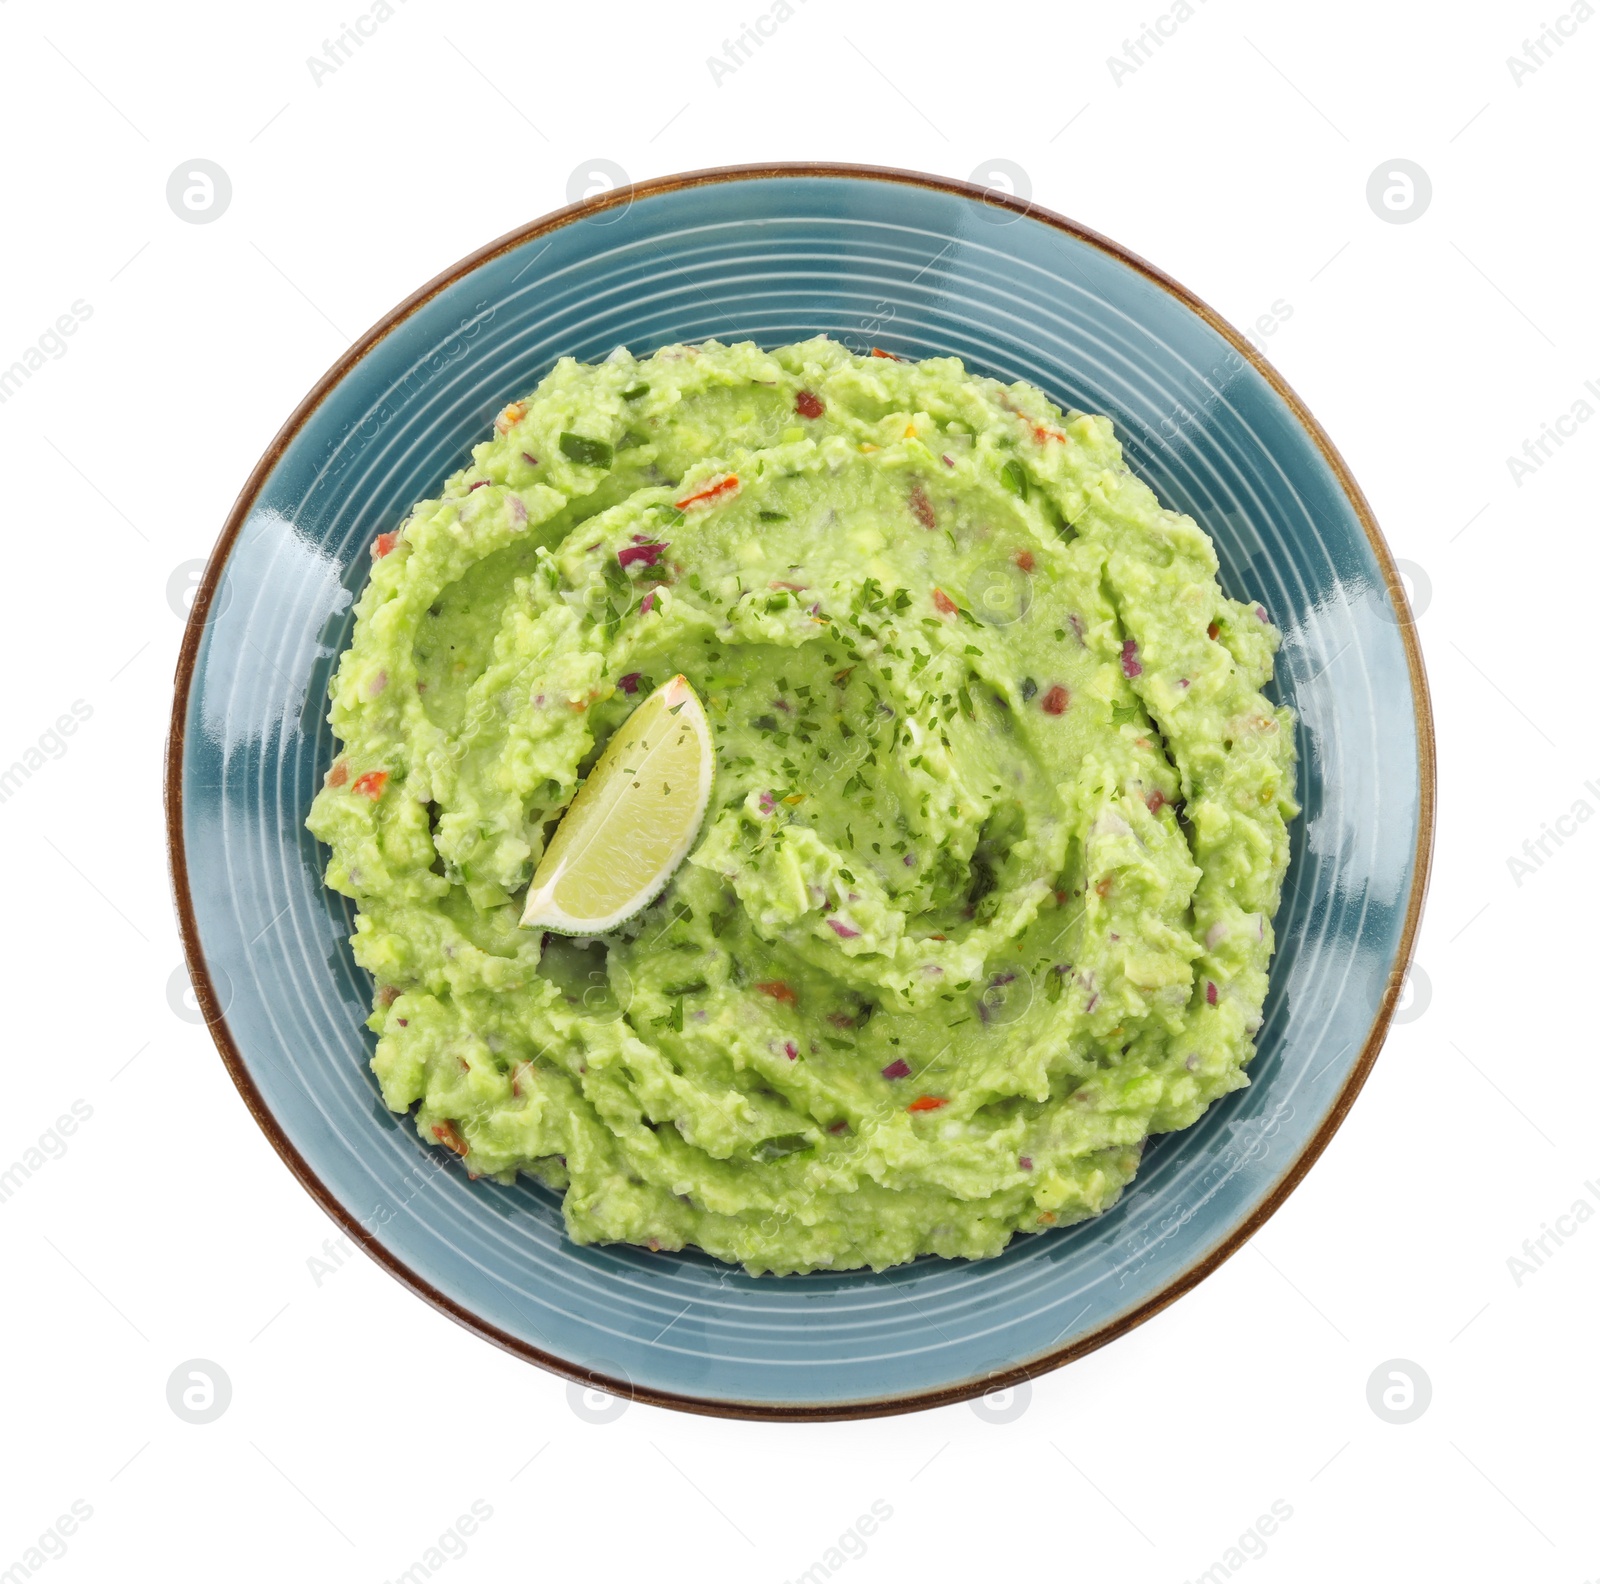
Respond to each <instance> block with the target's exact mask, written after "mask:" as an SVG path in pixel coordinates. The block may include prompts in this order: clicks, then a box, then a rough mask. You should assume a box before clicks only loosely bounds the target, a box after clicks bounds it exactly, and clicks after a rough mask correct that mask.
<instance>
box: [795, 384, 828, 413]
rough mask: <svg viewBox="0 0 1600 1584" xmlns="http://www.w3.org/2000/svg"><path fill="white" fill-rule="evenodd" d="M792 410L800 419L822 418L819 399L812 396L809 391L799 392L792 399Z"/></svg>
mask: <svg viewBox="0 0 1600 1584" xmlns="http://www.w3.org/2000/svg"><path fill="white" fill-rule="evenodd" d="M794 410H795V411H796V412H797V413H799V414H800V416H801V417H802V418H820V417H821V416H822V402H821V399H820V398H819V397H816V396H813V395H812V394H811V392H810V391H801V392H800V393H799V394H798V395H797V396H796V397H795V399H794Z"/></svg>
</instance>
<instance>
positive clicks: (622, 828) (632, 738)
mask: <svg viewBox="0 0 1600 1584" xmlns="http://www.w3.org/2000/svg"><path fill="white" fill-rule="evenodd" d="M713 764H714V757H713V753H712V747H711V728H710V726H708V725H707V724H706V712H705V709H704V707H703V706H702V705H701V703H700V699H699V697H698V695H697V694H696V693H695V690H694V689H693V688H692V687H690V686H689V683H688V680H687V679H686V678H684V677H681V676H675V677H673V678H672V680H671V681H670V682H663V683H662V684H661V686H660V687H658V688H657V689H656V690H655V692H654V693H652V694H651V695H650V697H649V698H647V699H646V700H645V701H644V703H642V704H641V705H640V706H639V707H638V709H636V710H635V711H634V712H633V714H631V715H630V716H629V717H628V718H627V720H625V721H624V722H623V723H622V725H621V726H620V727H619V728H618V729H617V733H616V735H615V736H614V737H613V738H612V739H611V741H610V742H609V743H607V744H606V749H605V752H604V753H603V754H601V755H600V758H599V761H598V762H597V763H596V765H595V767H594V769H593V770H591V771H590V772H589V775H588V779H587V780H585V781H584V783H583V785H582V786H581V787H579V788H578V795H577V796H576V797H575V798H573V800H572V802H571V803H569V804H568V805H567V812H566V813H565V814H564V815H562V817H561V823H560V824H559V825H558V826H557V827H556V833H555V835H554V836H553V837H551V839H550V845H549V847H548V848H546V850H545V854H544V857H543V858H542V859H540V861H539V868H538V871H537V872H536V873H535V875H534V877H533V884H532V885H530V886H529V887H528V901H527V906H526V907H524V909H523V911H522V923H523V926H524V928H529V929H548V930H557V931H559V932H560V933H562V934H570V935H602V934H604V933H605V932H606V931H607V930H610V929H615V928H616V927H617V926H618V925H619V924H621V923H624V922H625V921H626V920H627V919H630V918H632V916H633V915H634V914H635V913H637V912H638V911H639V910H640V909H641V908H644V907H648V906H649V904H650V903H652V902H653V901H655V899H656V897H658V896H659V895H660V894H661V888H662V887H663V886H664V885H666V883H667V881H668V880H670V879H671V878H672V875H673V871H674V870H676V869H677V867H678V865H679V864H681V863H682V862H683V860H684V858H685V857H686V856H687V854H688V852H689V849H690V847H692V846H693V845H694V839H695V837H696V835H698V834H699V831H700V822H701V820H702V819H704V818H705V812H706V804H707V802H709V801H710V798H711V776H712V768H713Z"/></svg>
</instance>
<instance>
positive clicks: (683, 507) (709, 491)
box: [672, 473, 739, 511]
mask: <svg viewBox="0 0 1600 1584" xmlns="http://www.w3.org/2000/svg"><path fill="white" fill-rule="evenodd" d="M738 491H739V475H738V474H737V473H730V474H729V475H728V476H727V477H726V478H724V479H718V480H717V482H716V483H715V484H709V485H707V486H706V488H705V489H703V490H696V491H695V493H694V494H693V495H685V496H684V497H683V499H682V500H681V501H674V502H673V503H672V504H673V505H674V506H676V507H677V508H678V510H679V511H688V509H689V508H690V507H691V506H703V505H704V504H705V503H706V502H707V501H714V500H721V499H722V497H723V496H724V495H736V494H737V493H738Z"/></svg>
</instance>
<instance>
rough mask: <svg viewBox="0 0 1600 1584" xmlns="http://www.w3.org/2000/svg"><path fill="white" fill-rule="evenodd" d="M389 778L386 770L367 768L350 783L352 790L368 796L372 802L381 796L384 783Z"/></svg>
mask: <svg viewBox="0 0 1600 1584" xmlns="http://www.w3.org/2000/svg"><path fill="white" fill-rule="evenodd" d="M388 779H389V772H388V771H387V770H369V771H367V773H366V774H365V775H360V776H357V777H356V778H355V780H354V781H352V782H351V783H350V790H351V791H352V792H359V793H360V794H361V796H362V797H369V798H371V799H372V801H373V802H374V803H376V802H377V801H378V799H379V798H381V797H382V796H383V788H384V784H385V783H386V782H387V781H388Z"/></svg>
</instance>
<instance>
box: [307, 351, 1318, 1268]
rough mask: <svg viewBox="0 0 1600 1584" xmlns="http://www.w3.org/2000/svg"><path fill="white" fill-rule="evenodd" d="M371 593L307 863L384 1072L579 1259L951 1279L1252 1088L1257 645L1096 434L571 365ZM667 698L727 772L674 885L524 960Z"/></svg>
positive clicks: (734, 372)
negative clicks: (538, 917)
mask: <svg viewBox="0 0 1600 1584" xmlns="http://www.w3.org/2000/svg"><path fill="white" fill-rule="evenodd" d="M373 555H374V560H373V566H372V577H371V581H370V583H369V584H368V585H367V587H366V589H365V591H364V593H363V594H362V596H361V599H360V602H359V604H358V607H357V614H356V622H355V630H354V636H353V638H352V641H351V644H350V647H349V649H348V650H347V651H346V653H345V654H344V656H343V659H342V661H341V663H340V665H339V667H338V671H337V674H336V676H335V679H334V683H333V687H332V714H331V717H330V719H331V721H332V724H333V728H334V731H335V733H336V735H337V736H338V737H339V739H341V742H342V750H341V752H340V755H339V757H338V759H337V760H336V762H335V763H334V765H333V767H332V769H331V770H330V771H329V773H328V777H327V784H326V786H325V787H324V788H323V789H322V791H321V792H320V793H319V794H318V796H317V798H316V801H315V805H314V807H313V809H312V813H311V818H310V822H309V823H310V827H311V829H312V830H313V831H314V832H315V833H316V835H317V836H318V837H320V838H321V839H322V840H323V841H325V842H327V843H328V844H329V846H330V847H331V849H332V855H331V858H330V861H329V863H328V868H327V881H328V884H329V885H330V886H332V887H334V888H335V889H336V890H338V891H341V892H343V893H345V894H346V895H347V896H350V897H352V898H354V899H355V902H356V905H357V908H358V916H357V931H356V934H355V937H354V950H355V954H356V958H357V960H358V961H359V962H360V963H361V964H362V965H363V966H364V967H365V968H367V969H368V970H369V971H370V972H371V974H372V975H373V978H374V980H375V982H376V991H375V1010H374V1012H373V1014H372V1018H371V1023H370V1026H371V1027H372V1028H373V1030H374V1031H375V1032H376V1033H377V1035H378V1044H377V1050H376V1054H375V1056H374V1057H373V1069H374V1071H375V1073H376V1075H377V1078H378V1081H379V1083H380V1084H381V1086H382V1091H383V1096H384V1099H385V1101H386V1102H387V1103H388V1105H389V1106H390V1107H391V1108H393V1109H394V1110H396V1111H408V1110H413V1109H414V1112H415V1121H416V1126H417V1129H418V1131H419V1133H420V1134H421V1136H422V1137H423V1138H424V1139H425V1140H427V1141H428V1142H429V1143H430V1144H436V1145H438V1146H439V1147H441V1148H447V1149H450V1150H452V1151H454V1152H455V1153H457V1154H458V1155H460V1156H462V1157H463V1160H464V1163H465V1166H466V1169H467V1170H468V1171H470V1172H472V1173H474V1174H475V1175H478V1176H489V1177H494V1178H498V1179H499V1180H501V1181H503V1182H511V1181H512V1180H514V1179H515V1177H516V1176H517V1174H518V1173H526V1174H529V1175H531V1176H532V1177H535V1178H537V1179H538V1180H539V1181H540V1182H542V1183H544V1184H546V1185H547V1186H548V1187H549V1188H551V1189H553V1190H555V1191H556V1192H557V1193H559V1194H560V1195H561V1196H562V1204H563V1207H564V1213H565V1217H566V1224H567V1227H568V1230H569V1231H570V1234H571V1235H572V1237H573V1238H575V1239H576V1240H578V1241H579V1242H583V1243H591V1242H605V1241H614V1240H620V1241H626V1242H629V1243H636V1244H643V1245H645V1246H647V1247H649V1248H652V1249H663V1250H674V1249H680V1248H683V1247H685V1246H688V1245H694V1246H697V1247H699V1248H701V1249H704V1250H706V1251H707V1252H709V1253H710V1254H712V1255H714V1256H716V1257H717V1258H719V1259H722V1260H728V1261H734V1262H738V1263H740V1264H743V1265H744V1266H745V1267H747V1268H748V1269H749V1270H751V1271H752V1272H766V1271H771V1272H794V1271H807V1270H812V1269H817V1268H832V1269H843V1268H848V1267H852V1266H872V1267H873V1268H879V1269H881V1268H883V1267H885V1266H890V1265H894V1264H897V1263H899V1262H902V1261H905V1260H910V1259H913V1258H915V1257H916V1256H918V1255H922V1254H937V1255H943V1256H949V1257H966V1258H983V1257H985V1256H989V1255H993V1254H996V1253H998V1252H999V1251H1000V1250H1001V1249H1003V1248H1004V1247H1005V1246H1006V1244H1007V1243H1008V1242H1009V1241H1010V1239H1011V1238H1012V1237H1013V1236H1014V1235H1015V1234H1017V1233H1019V1232H1038V1231H1042V1230H1043V1229H1045V1228H1048V1227H1052V1226H1061V1225H1064V1224H1066V1223H1069V1222H1073V1221H1077V1220H1080V1219H1082V1218H1084V1217H1086V1216H1092V1215H1094V1214H1096V1213H1098V1212H1100V1211H1102V1210H1105V1209H1106V1208H1107V1207H1108V1206H1109V1205H1111V1204H1113V1203H1114V1202H1115V1201H1116V1199H1117V1197H1118V1195H1119V1194H1120V1193H1121V1191H1122V1190H1123V1188H1124V1186H1125V1185H1126V1184H1127V1183H1128V1181H1129V1180H1130V1179H1131V1178H1132V1177H1133V1175H1134V1173H1135V1171H1136V1170H1137V1168H1138V1165H1139V1158H1140V1153H1141V1150H1142V1148H1143V1146H1144V1143H1145V1141H1146V1140H1147V1139H1148V1138H1149V1137H1150V1136H1151V1135H1152V1134H1155V1133H1161V1132H1166V1131H1169V1130H1171V1129H1175V1128H1182V1127H1185V1126H1187V1125H1188V1124H1190V1123H1191V1122H1193V1121H1194V1120H1195V1119H1196V1118H1197V1117H1198V1116H1200V1114H1201V1113H1202V1112H1203V1111H1204V1110H1205V1108H1206V1107H1207V1106H1208V1105H1210V1104H1211V1102H1213V1101H1214V1100H1216V1099H1217V1098H1218V1097H1219V1096H1221V1095H1225V1094H1227V1093H1228V1092H1229V1091H1230V1090H1232V1089H1235V1088H1238V1087H1239V1086H1241V1085H1242V1084H1244V1083H1245V1082H1246V1079H1245V1068H1246V1065H1247V1064H1248V1062H1249V1061H1250V1058H1251V1056H1252V1054H1253V1052H1254V1044H1253V1039H1254V1036H1255V1034H1256V1032H1257V1030H1258V1028H1259V1026H1260V1022H1261V1008H1262V1001H1263V997H1264V996H1265V994H1266V989H1267V965H1268V961H1269V958H1270V956H1271V953H1272V948H1273V930H1272V917H1273V913H1274V911H1275V909H1276V907H1277V905H1278V899H1279V889H1280V884H1281V882H1282V879H1283V874H1284V869H1285V866H1286V863H1287V859H1288V840H1287V833H1286V825H1287V822H1288V821H1289V820H1290V819H1292V818H1293V817H1294V815H1295V813H1296V812H1297V810H1296V807H1295V804H1294V801H1293V761H1294V750H1293V733H1292V720H1291V717H1290V714H1289V712H1288V711H1287V710H1286V709H1283V708H1279V707H1275V706H1274V705H1273V704H1271V703H1270V702H1268V700H1267V699H1266V698H1265V697H1264V696H1263V694H1262V691H1261V690H1262V688H1263V687H1264V686H1265V685H1267V683H1268V681H1269V679H1270V677H1271V673H1272V666H1273V655H1274V652H1275V650H1276V648H1277V644H1278V634H1277V632H1276V630H1275V629H1274V627H1273V626H1272V624H1271V622H1270V621H1269V619H1268V613H1267V612H1266V610H1264V609H1263V608H1262V607H1261V606H1259V605H1257V604H1254V603H1251V602H1249V601H1246V602H1243V603H1241V602H1239V601H1236V600H1233V599H1230V598H1228V597H1227V596H1226V595H1225V594H1224V593H1223V592H1222V590H1221V589H1220V587H1219V586H1218V583H1217V559H1216V555H1215V553H1214V551H1213V549H1212V546H1211V542H1210V540H1209V539H1208V538H1207V537H1206V535H1205V533H1204V532H1203V531H1202V530H1201V529H1200V528H1199V527H1198V526H1197V525H1196V524H1195V523H1194V522H1193V521H1192V520H1191V519H1190V518H1188V517H1185V516H1182V515H1179V514H1178V513H1176V512H1172V511H1169V510H1166V509H1165V508H1163V507H1162V506H1161V504H1160V503H1159V502H1158V500H1157V499H1156V497H1155V495H1154V494H1153V493H1152V492H1151V491H1150V489H1149V488H1148V487H1146V485H1145V484H1143V483H1142V482H1141V481H1140V480H1139V479H1138V478H1136V477H1135V476H1134V475H1133V474H1132V473H1131V472H1130V471H1129V469H1128V467H1127V465H1126V464H1125V462H1124V460H1123V457H1122V452H1121V449H1120V447H1119V445H1118V443H1117V439H1116V436H1115V435H1114V433H1113V431H1112V426H1111V424H1110V423H1109V422H1108V421H1107V420H1106V419H1105V418H1101V417H1095V416H1092V415H1088V414H1084V413H1078V412H1072V411H1068V412H1063V411H1061V410H1060V409H1058V408H1057V407H1055V406H1054V405H1052V403H1051V402H1050V401H1049V400H1048V399H1047V398H1046V397H1045V396H1044V395H1042V394H1041V393H1040V392H1039V391H1038V390H1036V389H1034V388H1032V387H1031V386H1028V385H1023V384H1016V385H1009V386H1007V385H1002V384H999V383H997V382H995V381H994V380H990V379H983V378H978V377H976V376H974V375H971V374H969V373H967V372H966V371H965V370H964V369H963V367H962V365H961V363H960V362H958V361H957V360H955V359H953V358H934V359H929V360H927V361H925V362H920V363H914V362H901V361H897V360H893V359H888V358H884V357H881V356H872V357H866V356H858V355H855V354H852V353H850V352H848V351H846V350H845V349H844V348H843V347H841V346H839V345H838V344H836V343H835V342H832V341H830V340H828V339H826V338H821V339H817V340H813V341H809V342H805V343H803V344H801V345H797V346H791V347H784V348H780V349H778V350H776V351H770V352H769V351H763V350H761V349H760V348H758V347H756V346H754V345H752V344H747V343H744V344H738V345H733V346H723V345H719V344H717V343H714V342H707V343H705V344H703V345H699V346H670V347H666V348H663V349H662V350H661V351H659V352H657V353H656V354H655V355H654V356H652V357H649V358H646V359H643V360H636V359H634V358H633V357H631V356H629V355H628V354H626V353H625V352H619V353H617V354H614V355H613V356H612V358H610V359H608V360H607V361H606V362H604V363H602V364H599V365H593V366H591V365H584V364H580V363H577V362H574V361H572V360H571V359H563V360H562V361H561V362H560V363H558V364H557V365H556V366H555V368H554V369H553V370H552V371H551V372H550V374H549V375H548V376H547V377H546V378H545V379H544V381H543V382H542V383H541V384H540V385H539V387H538V389H537V390H535V391H534V392H533V394H532V395H530V396H528V397H526V398H525V399H524V400H521V401H517V402H513V403H512V404H511V405H510V406H509V407H507V408H506V409H505V410H504V411H503V412H502V413H501V414H500V416H499V418H498V420H497V421H496V424H495V433H494V436H493V438H491V439H489V440H487V441H485V442H484V443H483V444H482V445H479V446H478V447H476V449H475V450H474V451H473V453H472V461H471V464H470V465H469V466H468V467H466V468H464V469H463V470H462V471H461V472H459V473H458V474H456V475H455V476H454V477H452V478H451V479H449V480H448V482H447V483H446V484H445V486H444V488H443V489H442V491H441V492H440V494H439V495H438V497H437V498H435V499H431V500H426V501H423V502H421V503H420V504H419V505H417V506H416V507H415V508H414V509H413V510H412V511H411V512H410V514H409V515H408V516H407V517H406V518H405V519H404V520H403V521H402V522H400V523H398V524H396V525H394V526H392V527H391V528H390V529H389V530H388V531H387V532H385V533H383V534H381V535H379V536H378V537H377V539H376V541H375V543H374V545H373ZM677 672H682V673H684V674H685V675H686V676H687V677H688V678H689V680H690V681H691V682H692V683H693V685H694V687H695V689H696V690H697V691H698V693H699V694H700V696H701V698H702V699H703V700H704V701H705V705H706V709H707V712H708V716H709V719H710V722H711V726H712V731H713V734H714V737H715V742H716V750H717V762H716V781H715V785H714V789H713V792H712V797H711V804H710V809H709V811H708V813H707V816H706V820H705V824H704V826H703V827H702V830H701V832H700V835H699V838H698V840H697V842H696V844H695V846H694V847H693V849H692V851H691V853H690V856H689V858H688V859H687V861H686V862H685V863H684V864H683V865H682V867H681V868H680V869H679V870H678V872H677V873H676V875H675V876H674V877H673V879H672V880H671V881H670V883H669V884H668V886H667V888H666V890H665V891H664V893H662V895H661V896H660V897H659V898H658V899H657V900H656V901H655V902H654V903H653V904H652V905H651V906H650V907H648V908H647V909H646V910H645V911H644V912H642V913H641V914H640V915H638V916H637V917H636V918H634V919H633V920H632V921H630V923H629V924H627V925H626V926H625V927H623V928H622V929H619V930H617V931H616V932H614V933H613V934H611V935H609V936H607V937H606V938H604V939H599V940H583V939H569V938H564V937H558V936H553V935H544V936H541V934H540V933H539V932H536V931H526V930H523V929H521V928H520V927H519V925H518V918H519V915H520V911H521V899H522V896H523V894H524V892H525V890H526V888H527V885H528V881H529V878H530V876H531V874H532V872H533V868H534V866H535V865H536V864H537V862H538V859H539V856H540V854H541V852H542V851H543V849H544V846H545V844H546V842H547V841H548V840H549V837H550V834H551V832H552V831H553V829H554V827H555V822H556V821H557V820H558V818H559V816H560V814H561V812H562V810H563V809H564V808H565V807H566V805H567V804H568V802H569V801H570V800H571V799H572V797H573V795H574V793H575V792H576V790H577V788H578V787H579V786H580V785H581V784H582V781H583V778H584V776H585V774H586V772H587V771H588V769H589V768H590V766H591V765H592V764H593V763H594V761H595V760H596V759H597V758H598V756H599V753H600V750H601V749H602V748H603V747H604V745H605V743H606V741H607V740H608V738H609V737H610V734H611V733H612V732H614V731H615V730H616V729H617V726H618V725H619V723H620V722H621V721H623V720H624V719H625V718H626V717H627V715H628V713H629V711H630V710H631V709H632V708H633V707H634V706H635V705H636V704H637V703H638V702H640V701H641V700H642V699H643V698H644V697H645V696H646V695H647V694H648V693H649V692H650V690H651V688H653V687H654V686H655V685H657V684H658V683H660V682H661V681H664V680H665V679H666V678H667V677H669V676H671V675H673V674H674V673H677Z"/></svg>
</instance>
